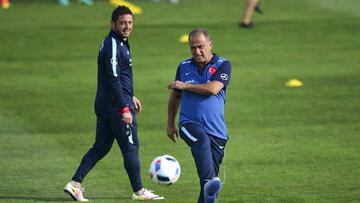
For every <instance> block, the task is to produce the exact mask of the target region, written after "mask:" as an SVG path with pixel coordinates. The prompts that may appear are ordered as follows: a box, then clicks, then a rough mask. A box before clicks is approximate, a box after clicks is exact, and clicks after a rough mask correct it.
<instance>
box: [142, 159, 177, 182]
mask: <svg viewBox="0 0 360 203" xmlns="http://www.w3.org/2000/svg"><path fill="white" fill-rule="evenodd" d="M180 173H181V170H180V164H179V162H178V161H177V160H176V159H175V158H174V157H172V156H170V155H162V156H158V157H156V158H155V159H154V160H153V161H152V162H151V164H150V168H149V175H150V178H151V180H152V181H154V182H155V183H158V184H161V185H171V184H174V183H175V182H176V181H177V180H178V179H179V177H180Z"/></svg>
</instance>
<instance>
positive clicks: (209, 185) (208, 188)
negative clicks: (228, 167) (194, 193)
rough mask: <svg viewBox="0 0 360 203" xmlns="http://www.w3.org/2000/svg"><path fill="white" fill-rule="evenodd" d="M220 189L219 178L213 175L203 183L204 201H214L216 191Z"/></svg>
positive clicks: (208, 202) (206, 202)
mask: <svg viewBox="0 0 360 203" xmlns="http://www.w3.org/2000/svg"><path fill="white" fill-rule="evenodd" d="M220 189H221V181H220V178H218V177H214V178H212V179H211V180H209V181H208V182H206V183H205V185H204V195H205V203H214V202H216V197H217V193H218V192H219V191H220Z"/></svg>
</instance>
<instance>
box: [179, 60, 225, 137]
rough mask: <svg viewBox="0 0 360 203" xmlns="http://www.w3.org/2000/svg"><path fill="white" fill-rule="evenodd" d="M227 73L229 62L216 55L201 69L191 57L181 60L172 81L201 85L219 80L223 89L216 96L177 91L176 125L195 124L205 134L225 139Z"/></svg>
mask: <svg viewBox="0 0 360 203" xmlns="http://www.w3.org/2000/svg"><path fill="white" fill-rule="evenodd" d="M230 74H231V64H230V62H229V61H228V60H226V59H224V58H222V57H220V56H218V55H216V54H214V55H213V58H212V59H211V61H210V63H209V64H207V65H206V66H205V67H204V68H203V69H200V67H199V66H198V65H197V63H196V62H195V61H194V60H193V59H192V58H190V59H187V60H185V61H182V62H181V63H180V65H179V67H178V69H177V72H176V80H179V81H182V82H185V83H191V84H204V83H208V82H210V81H213V80H216V81H219V82H222V83H223V84H224V88H223V89H221V90H220V92H219V93H218V94H216V95H200V94H197V93H194V92H191V91H187V90H183V91H181V100H180V116H179V125H182V124H184V123H189V122H193V123H197V124H198V125H200V126H202V127H203V128H204V129H205V132H206V133H208V134H211V135H213V136H216V137H219V138H222V139H227V138H228V137H227V128H226V124H225V120H224V106H225V98H226V89H227V86H228V85H229V81H230Z"/></svg>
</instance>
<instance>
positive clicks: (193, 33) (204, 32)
mask: <svg viewBox="0 0 360 203" xmlns="http://www.w3.org/2000/svg"><path fill="white" fill-rule="evenodd" d="M199 35H203V36H204V37H205V38H206V39H207V40H208V41H209V42H211V37H210V34H209V32H208V31H207V30H205V29H202V28H196V29H194V30H192V31H191V32H190V34H189V39H188V40H189V41H190V39H191V38H192V37H195V36H199Z"/></svg>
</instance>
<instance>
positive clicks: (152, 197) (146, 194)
mask: <svg viewBox="0 0 360 203" xmlns="http://www.w3.org/2000/svg"><path fill="white" fill-rule="evenodd" d="M132 199H133V200H163V199H164V197H162V196H160V195H157V194H154V193H153V191H151V190H148V189H145V191H144V193H143V194H142V195H136V194H135V193H133V195H132Z"/></svg>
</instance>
